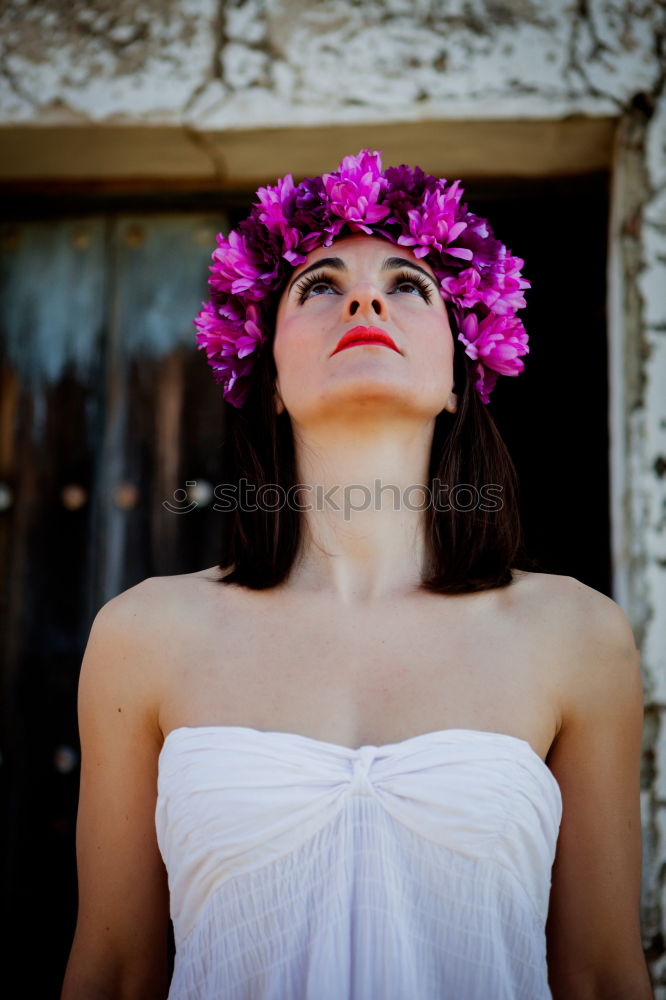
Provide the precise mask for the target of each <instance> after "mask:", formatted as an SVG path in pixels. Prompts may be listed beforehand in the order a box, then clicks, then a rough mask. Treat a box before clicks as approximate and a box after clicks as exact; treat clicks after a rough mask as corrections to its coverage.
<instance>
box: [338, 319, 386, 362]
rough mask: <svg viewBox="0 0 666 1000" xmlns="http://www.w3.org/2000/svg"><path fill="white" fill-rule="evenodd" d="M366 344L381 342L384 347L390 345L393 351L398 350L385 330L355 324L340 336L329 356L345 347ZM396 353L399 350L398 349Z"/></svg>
mask: <svg viewBox="0 0 666 1000" xmlns="http://www.w3.org/2000/svg"><path fill="white" fill-rule="evenodd" d="M367 344H383V346H384V347H392V348H393V350H394V351H398V348H397V347H396V345H395V343H394V341H393V340H392V339H391V338H390V337H389V335H388V333H386V331H385V330H380V329H379V327H378V326H355V327H354V328H353V329H352V330H347V332H346V333H345V334H344V336H342V337H341V338H340V340H339V341H338V343H337V346H336V348H335V350H334V351H333V352H332V354H331V357H332V356H333V354H337V353H338V351H344V350H345V349H346V348H347V347H361V346H362V345H367ZM398 353H400V352H399V351H398Z"/></svg>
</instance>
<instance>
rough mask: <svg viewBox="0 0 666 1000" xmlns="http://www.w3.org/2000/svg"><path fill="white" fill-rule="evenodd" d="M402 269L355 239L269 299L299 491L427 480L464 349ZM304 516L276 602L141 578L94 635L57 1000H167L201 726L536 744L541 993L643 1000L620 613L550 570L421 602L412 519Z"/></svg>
mask: <svg viewBox="0 0 666 1000" xmlns="http://www.w3.org/2000/svg"><path fill="white" fill-rule="evenodd" d="M394 256H398V257H401V258H402V260H403V261H404V266H405V268H407V269H408V265H409V264H412V265H413V264H415V263H418V264H419V266H421V267H422V268H424V269H425V270H426V271H428V272H429V273H430V274H431V272H430V271H429V268H428V266H427V265H426V264H424V262H423V261H422V260H421V261H417V259H416V258H415V257H414V256H413V255H412V254H411V252H410V251H409V250H408V249H407V248H405V247H397V246H395V245H392V244H388V243H387V242H385V241H384V240H381V239H379V238H376V237H369V236H365V235H358V236H353V237H347V238H345V239H342V240H339V241H336V243H335V244H334V245H333V247H330V248H327V249H323V248H318V249H317V250H314V251H312V253H311V254H310V255H309V256H308V259H307V261H306V262H305V263H304V264H302V265H300V266H299V267H298V268H296V270H295V272H294V276H295V277H296V279H297V282H296V285H295V286H294V287H293V288H289V287H287V288H286V289H285V291H284V292H283V294H282V298H281V301H280V305H279V309H278V316H277V324H276V333H275V342H274V356H275V360H276V366H277V370H278V380H277V385H276V394H275V406H276V409H277V410H278V411H280V410H281V409H282V408H285V409H286V410H287V411H288V412H289V415H290V418H291V421H292V426H293V428H294V437H295V442H296V454H297V463H298V473H299V475H298V481H299V482H301V483H312V484H313V483H324V484H329V485H331V484H335V483H338V484H345V483H354V484H366V485H367V486H369V487H371V488H372V486H373V484H374V481H375V480H376V479H378V478H379V479H381V481H382V482H383V483H393V484H396V485H397V486H398V487H402V488H404V487H405V486H407V485H410V484H418V483H424V482H426V481H427V479H426V473H427V466H428V457H429V449H430V442H431V438H432V430H433V426H434V418H435V416H436V414H437V413H438V412H440V410H442V409H443V408H447V409H449V410H450V411H451V412H454V411H455V408H456V405H457V397H456V394H455V391H454V385H453V339H452V334H451V330H450V327H449V324H448V319H447V316H446V310H445V308H444V305H443V303H442V301H441V298H440V297H439V294H436V286H435V285H432V286H431V287H432V289H433V294H432V295H431V296H430V299H429V301H428V300H427V298H426V296H425V295H424V293H423V289H422V288H419V287H418V286H415V285H413V284H410V283H409V281H402V282H401V283H400V282H398V281H397V279H396V274H397V270H396V269H395V268H392V269H386V270H385V269H383V268H382V265H383V263H384V261H385V260H386V258H387V257H394ZM330 257H335V258H338V259H339V260H340V262H341V268H342V269H334V268H333V267H330V266H329V267H327V268H325V269H322V270H324V271H325V276H324V279H323V281H322V282H321V283H320V284H319V285H315V286H312V287H311V288H310V289H308V290H307V291H306V293H305V295H304V296H303V298H302V299H301V298H300V292H299V288H298V278H299V276H300V275H304V274H305V272H306V270H307V269H308V268H309V266H310V265H311V264H313V263H317V262H318V261H321V260H322V259H323V258H330ZM318 270H319V269H318ZM414 273H415V272H414ZM423 280H424V281H426V282H427V278H426V279H423ZM357 324H365V325H376V326H379V327H381V328H382V329H384V330H386V331H387V332H388V333H389V334H390V336H391V337H392V338H393V340H394V341H395V342H396V345H397V346H398V348H399V351H398V352H396V351H393V350H391V349H390V348H386V347H383V346H376V345H375V346H369V347H368V346H364V347H360V348H356V347H355V348H350V349H349V350H346V351H341V352H339V353H338V354H335V355H331V352H332V351H333V349H334V347H335V345H336V344H337V342H338V340H339V338H340V337H341V336H342V334H343V333H344V332H345V331H346V330H349V329H350V328H351V327H353V326H355V325H357ZM304 517H305V529H306V530H305V532H304V535H305V545H304V548H303V552H302V554H301V557H300V558H299V560H298V562H297V563H296V565H295V566H294V569H293V572H292V574H291V575H290V577H289V578H288V580H287V581H286V583H284V584H282V585H280V586H279V587H276V588H273V589H271V590H268V591H250V590H245V589H243V588H240V587H237V586H227V587H224V586H221V585H218V584H215V583H214V582H213V581H214V580H215V579H216V577H217V576H218V575H219V571H218V570H217V569H216V567H214V566H213V567H210V568H208V569H205V570H202V571H200V572H198V573H191V574H184V575H182V576H173V577H154V578H150V579H148V580H144V581H143V582H142V583H140V584H138V585H137V586H135V587H132V588H131V589H130V590H127V591H125V592H124V593H122V594H120V595H118V596H117V597H116V598H114V599H113V600H111V601H109V602H108V603H107V604H106V605H104V607H103V608H102V609H101V610H100V611H99V613H98V615H97V617H96V619H95V622H94V624H93V628H92V630H91V634H90V638H89V641H88V646H87V648H86V652H85V656H84V660H83V665H82V671H81V681H80V687H79V722H80V732H81V744H82V773H81V795H80V802H79V815H78V824H77V855H78V866H79V918H78V923H77V929H76V935H75V939H74V943H73V947H72V953H71V956H70V960H69V964H68V968H67V974H66V978H65V984H64V988H63V994H62V997H63V1000H84V998H85V1000H96V998H102V997H113V998H114V1000H144V998H146V1000H148V998H150V1000H154V998H156V997H160V996H166V994H167V991H168V983H167V954H166V929H167V921H168V887H167V881H166V872H165V870H164V866H163V863H162V859H161V856H160V854H159V850H158V847H157V843H156V838H155V826H154V812H155V803H156V778H157V762H158V754H159V751H160V748H161V746H162V742H163V739H164V737H165V736H166V734H167V733H169V732H170V731H171V730H172V729H175V728H178V727H179V726H198V725H243V726H250V727H253V728H256V729H262V730H279V731H285V732H294V733H302V734H304V735H306V736H310V737H311V738H314V739H320V740H325V741H327V742H332V743H338V744H344V745H346V746H350V747H358V746H361V745H363V744H370V743H372V744H375V745H377V746H381V745H383V744H386V743H394V742H399V741H401V740H404V739H407V738H409V737H411V736H414V735H417V734H419V733H425V732H434V731H437V730H441V729H446V728H468V729H478V730H486V731H494V732H502V733H507V734H510V735H514V736H517V737H519V738H521V739H524V740H526V741H527V742H528V743H529V744H530V745H531V747H532V749H533V750H534V752H535V753H536V754H538V755H539V756H540V757H541V758H542V760H544V761H546V763H547V764H548V766H549V767H550V769H551V771H552V772H553V774H554V775H555V777H556V779H557V781H558V782H559V785H560V788H561V791H562V797H563V817H562V824H561V827H560V835H559V840H558V846H557V854H556V860H555V865H554V868H553V881H552V889H551V899H550V911H549V918H548V925H547V941H548V965H549V979H550V985H551V989H552V991H553V996H554V998H555V1000H647V998H649V997H651V996H652V993H651V989H650V984H649V978H648V974H647V969H646V965H645V961H644V957H643V951H642V947H641V939H640V927H639V881H640V865H641V840H640V814H639V756H640V741H641V731H642V718H643V708H642V686H641V675H640V656H639V653H638V650H637V649H636V645H635V642H634V638H633V634H632V630H631V627H630V624H629V622H628V620H627V618H626V616H625V614H624V612H623V611H622V610H621V609H620V607H619V606H618V605H617V604H616V603H615V602H613V601H612V600H610V599H609V598H607V597H606V596H605V595H603V594H600V593H599V592H597V591H595V590H593V589H591V588H590V587H587V586H585V585H584V584H582V583H580V582H579V581H577V580H575V579H573V578H571V577H563V576H551V575H547V574H541V573H526V572H516V573H515V580H514V582H513V583H512V584H511V585H510V586H508V587H505V588H499V589H495V590H490V591H483V592H480V593H474V594H462V595H455V596H447V595H439V594H429V593H425V592H422V591H419V589H418V580H419V578H420V572H421V568H422V565H423V559H424V549H423V541H422V537H421V527H422V517H423V514H422V512H421V511H419V510H413V511H410V510H406V509H404V508H403V509H402V510H398V511H395V510H393V507H392V504H390V503H389V504H386V505H385V506H383V507H382V509H381V510H377V509H373V508H372V507H371V508H370V509H368V510H364V511H357V512H355V513H354V515H353V516H352V518H351V520H348V521H344V520H343V516H342V513H341V512H340V513H339V514H336V513H335V512H334V511H332V510H330V509H328V510H324V511H308V512H306V513H305V514H304Z"/></svg>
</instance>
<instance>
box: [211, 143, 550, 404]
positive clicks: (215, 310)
mask: <svg viewBox="0 0 666 1000" xmlns="http://www.w3.org/2000/svg"><path fill="white" fill-rule="evenodd" d="M461 196H462V188H461V187H460V181H454V182H453V183H452V184H450V185H449V184H447V182H446V180H444V179H443V178H440V179H438V178H436V177H433V176H432V175H430V174H426V173H424V171H423V170H421V168H420V167H413V168H412V167H409V166H407V165H405V164H403V165H402V166H399V167H389V168H387V169H386V170H385V171H382V165H381V157H380V153H379V152H372V151H371V150H369V149H362V150H361V152H360V153H359V154H358V155H357V156H346V157H344V159H343V160H342V162H341V163H340V164H339V166H338V168H337V170H336V171H334V172H333V173H330V174H324V175H323V176H321V177H307V178H305V180H303V181H301V182H300V183H299V184H298V185H294V181H293V178H292V176H291V174H286V175H285V176H284V177H282V178H280V179H279V180H278V181H277V183H276V184H275V185H272V186H271V185H267V186H266V187H260V188H259V189H258V191H257V199H258V200H257V201H256V202H255V203H254V204H253V205H252V208H251V210H250V213H249V215H248V216H247V217H246V218H245V219H243V220H242V221H241V222H240V223H239V224H238V226H237V228H236V229H235V230H232V231H231V232H230V233H229V235H228V236H222V235H221V234H218V236H217V248H216V249H215V250H214V251H213V255H212V260H213V263H212V266H211V267H210V272H211V274H210V277H209V279H208V282H209V285H210V287H211V298H210V301H209V302H208V303H202V309H201V311H200V312H199V314H198V316H197V317H196V319H195V320H194V324H195V326H196V330H197V333H196V339H197V344H198V346H199V347H200V348H202V349H203V350H205V352H206V356H207V359H208V362H209V364H210V365H211V368H212V369H213V372H214V374H215V378H216V380H217V381H218V382H220V383H221V384H222V385H223V386H224V390H223V395H224V398H225V399H226V400H227V401H228V402H230V403H232V405H234V406H242V405H243V402H244V401H245V399H246V396H247V392H248V391H249V387H250V385H251V377H252V376H251V372H252V368H253V366H254V362H255V360H256V358H257V356H258V355H259V353H260V352H261V350H262V349H263V347H264V345H265V343H266V341H267V340H268V338H269V334H270V331H269V330H268V329H267V328H266V317H267V315H268V314H269V312H268V310H265V309H264V308H263V307H261V305H260V303H261V302H262V301H264V300H267V299H269V298H270V297H271V296H273V295H274V294H275V293H277V292H279V290H280V289H281V288H283V287H284V283H285V280H286V279H287V278H288V276H289V274H290V273H291V271H292V270H293V268H294V267H295V266H296V265H298V264H302V263H304V262H305V260H306V258H307V254H308V253H310V251H311V250H314V249H315V248H316V247H320V246H324V247H328V246H331V244H332V243H333V241H334V240H335V238H336V237H337V236H339V235H340V234H341V233H342V232H343V230H345V229H346V230H348V231H350V232H364V233H367V234H369V235H376V236H381V237H384V238H385V239H387V240H389V241H390V242H392V243H397V244H400V245H402V246H406V247H410V248H411V249H412V252H413V253H414V255H415V256H416V257H422V258H427V259H428V262H429V263H430V265H431V266H432V269H433V271H434V273H435V275H436V277H437V279H438V281H439V285H440V292H441V295H442V298H443V299H444V300H445V301H450V302H452V303H453V304H454V306H455V309H456V312H457V313H458V318H459V324H460V330H461V332H460V334H459V339H460V340H461V341H462V342H463V343H464V344H465V352H466V354H467V355H468V357H469V358H471V359H472V361H473V362H474V364H473V372H474V386H475V388H476V390H477V391H478V392H479V395H480V396H481V399H482V400H483V402H484V403H487V402H489V395H490V392H491V391H492V389H493V387H494V386H495V383H496V380H497V377H498V375H499V374H505V375H517V374H518V373H519V372H520V371H522V370H523V362H522V361H521V360H520V356H521V355H524V354H527V353H528V346H527V334H526V333H525V330H524V328H523V325H522V323H520V321H519V320H517V319H516V316H515V313H516V311H517V310H519V309H522V308H523V307H524V306H525V297H524V291H525V289H527V288H529V287H530V282H529V281H527V280H526V279H525V278H523V276H522V273H521V269H522V267H523V261H522V260H521V258H520V257H514V256H512V254H511V251H510V250H507V248H506V247H505V246H504V244H503V243H500V241H499V240H497V239H495V237H494V235H493V231H492V229H491V227H490V225H489V223H488V221H487V220H486V219H483V218H481V217H480V216H478V215H475V214H474V213H472V212H469V211H468V210H467V206H466V205H463V204H461Z"/></svg>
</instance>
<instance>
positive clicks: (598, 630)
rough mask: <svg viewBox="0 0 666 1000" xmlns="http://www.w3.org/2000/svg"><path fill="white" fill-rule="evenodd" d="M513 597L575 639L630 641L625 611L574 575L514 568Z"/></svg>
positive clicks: (630, 631) (630, 630)
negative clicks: (564, 628) (564, 627)
mask: <svg viewBox="0 0 666 1000" xmlns="http://www.w3.org/2000/svg"><path fill="white" fill-rule="evenodd" d="M513 574H514V583H513V584H512V587H511V589H514V587H515V595H516V598H517V599H518V600H520V601H523V602H525V603H526V604H529V605H530V606H531V609H532V611H533V612H535V613H536V612H540V615H541V616H542V617H543V619H544V620H545V621H550V622H551V623H552V624H553V625H555V626H559V628H562V627H563V626H566V628H567V632H568V633H569V634H571V635H573V636H574V637H576V638H577V639H578V640H589V639H594V638H595V636H599V635H600V634H602V635H606V636H608V637H609V638H612V637H614V638H615V639H616V640H619V641H621V642H622V641H625V642H626V641H627V640H628V639H630V638H631V640H632V641H633V632H632V629H631V625H630V622H629V619H628V617H627V615H626V613H625V612H624V611H623V609H622V608H621V607H620V605H619V604H618V603H617V602H616V601H614V600H613V598H612V597H609V596H608V595H607V594H604V593H602V591H600V590H596V589H595V588H594V587H590V586H589V585H588V584H586V583H583V582H582V581H581V580H578V579H577V578H576V577H573V576H565V575H560V574H557V573H533V572H528V571H526V570H513Z"/></svg>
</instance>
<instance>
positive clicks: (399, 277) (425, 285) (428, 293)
mask: <svg viewBox="0 0 666 1000" xmlns="http://www.w3.org/2000/svg"><path fill="white" fill-rule="evenodd" d="M327 281H328V282H330V281H332V279H331V278H330V277H329V276H328V275H327V274H325V273H324V272H323V271H312V272H311V273H310V274H308V275H306V276H305V277H304V278H303V279H302V280H301V281H299V282H298V284H297V285H296V291H297V293H298V301H299V302H303V301H304V300H305V296H306V295H307V293H308V292H309V290H310V289H311V288H312V286H313V285H318V284H319V283H320V282H327ZM406 282H407V283H409V284H412V285H416V287H417V288H418V289H419V290H420V291H421V292H422V293H423V297H424V299H425V300H426V302H430V299H431V297H432V288H431V286H430V283H429V282H428V281H427V279H426V278H423V277H421V275H420V274H414V272H413V271H399V272H398V274H396V275H395V277H394V279H393V286H394V287H396V286H397V285H402V284H405V283H406Z"/></svg>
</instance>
